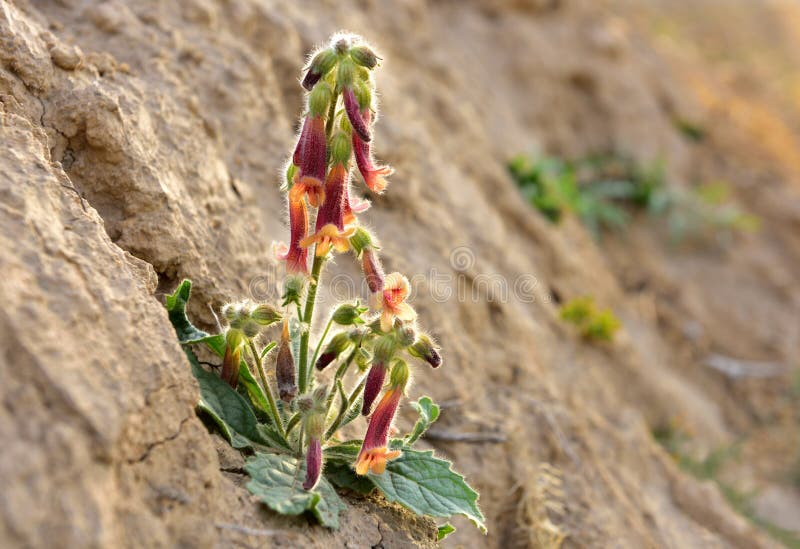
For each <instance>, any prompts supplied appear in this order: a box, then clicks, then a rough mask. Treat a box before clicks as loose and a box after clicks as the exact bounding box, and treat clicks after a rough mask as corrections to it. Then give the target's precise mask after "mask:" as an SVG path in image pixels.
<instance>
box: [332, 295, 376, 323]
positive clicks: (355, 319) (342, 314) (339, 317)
mask: <svg viewBox="0 0 800 549" xmlns="http://www.w3.org/2000/svg"><path fill="white" fill-rule="evenodd" d="M367 310H368V309H367V308H366V307H359V306H358V301H356V303H355V305H353V304H350V303H344V304H342V305H339V307H338V308H337V309H336V311H335V312H334V313H333V321H334V322H335V323H336V324H341V325H342V326H352V325H353V324H363V323H364V320H362V318H361V315H362V314H364V313H366V312H367Z"/></svg>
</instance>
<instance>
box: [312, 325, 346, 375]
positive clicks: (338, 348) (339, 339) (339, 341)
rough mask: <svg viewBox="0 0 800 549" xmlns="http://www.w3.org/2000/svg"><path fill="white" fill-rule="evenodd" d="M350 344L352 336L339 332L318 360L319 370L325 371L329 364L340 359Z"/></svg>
mask: <svg viewBox="0 0 800 549" xmlns="http://www.w3.org/2000/svg"><path fill="white" fill-rule="evenodd" d="M350 343H351V339H350V335H349V334H348V333H346V332H339V333H338V334H336V335H335V336H333V337H332V338H331V340H330V341H329V342H328V344H327V345H326V346H325V349H323V350H322V353H320V355H319V358H318V359H317V370H324V369H325V368H326V367H327V366H328V364H330V363H331V362H333V361H334V360H336V359H337V358H339V355H341V354H342V353H343V352H344V351H345V350H346V349H347V348H348V347H349V346H350Z"/></svg>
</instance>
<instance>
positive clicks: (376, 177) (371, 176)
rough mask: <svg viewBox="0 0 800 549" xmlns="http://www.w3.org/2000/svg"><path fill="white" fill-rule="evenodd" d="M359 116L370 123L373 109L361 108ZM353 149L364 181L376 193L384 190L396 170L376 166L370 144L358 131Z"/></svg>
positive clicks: (354, 137)
mask: <svg viewBox="0 0 800 549" xmlns="http://www.w3.org/2000/svg"><path fill="white" fill-rule="evenodd" d="M357 116H358V117H359V118H360V119H362V120H364V122H365V124H366V125H369V124H370V121H371V119H372V111H370V110H369V107H367V108H364V109H361V113H360V114H358V115H357ZM353 151H354V152H355V157H356V165H357V166H358V171H359V172H361V177H363V178H364V183H366V185H367V187H369V190H371V191H372V192H374V193H380V192H383V190H384V189H385V188H386V179H385V178H386V177H389V176H390V175H392V173H393V172H394V170H393V169H392V168H391V167H390V166H376V165H375V161H374V160H373V159H372V151H371V149H370V144H369V143H368V142H366V141H364V140H362V139H361V138H360V137H359V136H358V135H357V134H356V133H353Z"/></svg>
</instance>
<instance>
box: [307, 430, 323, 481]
mask: <svg viewBox="0 0 800 549" xmlns="http://www.w3.org/2000/svg"><path fill="white" fill-rule="evenodd" d="M321 472H322V444H320V442H319V438H316V437H312V438H310V439H309V441H308V450H307V451H306V480H305V482H303V490H311V489H312V488H313V487H314V486H316V485H317V482H318V481H319V475H320V473H321Z"/></svg>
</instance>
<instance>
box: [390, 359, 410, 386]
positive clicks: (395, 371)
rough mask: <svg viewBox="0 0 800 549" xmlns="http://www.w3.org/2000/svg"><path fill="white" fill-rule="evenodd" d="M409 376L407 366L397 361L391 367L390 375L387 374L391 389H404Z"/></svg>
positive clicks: (399, 360)
mask: <svg viewBox="0 0 800 549" xmlns="http://www.w3.org/2000/svg"><path fill="white" fill-rule="evenodd" d="M410 376H411V373H410V372H409V369H408V364H406V361H405V360H401V359H399V358H398V359H397V360H395V362H394V366H392V373H391V374H389V384H390V385H391V386H392V387H399V388H400V389H405V387H406V384H407V383H408V378H409V377H410Z"/></svg>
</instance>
